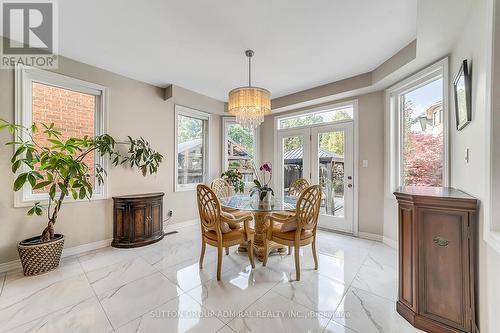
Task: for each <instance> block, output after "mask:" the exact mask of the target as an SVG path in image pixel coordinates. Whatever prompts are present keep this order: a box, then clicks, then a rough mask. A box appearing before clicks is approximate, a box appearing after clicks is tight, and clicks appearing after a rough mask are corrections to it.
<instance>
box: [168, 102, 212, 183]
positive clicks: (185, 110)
mask: <svg viewBox="0 0 500 333" xmlns="http://www.w3.org/2000/svg"><path fill="white" fill-rule="evenodd" d="M174 109H175V112H174V113H175V130H174V135H175V137H174V184H175V188H174V191H175V192H182V191H194V190H196V186H197V185H198V184H200V183H196V184H178V183H177V180H178V177H177V176H178V165H177V163H178V157H177V154H178V147H177V142H178V138H177V134H178V127H179V126H178V116H187V117H191V118H196V119H200V120H203V121H206V123H205V130H204V137H203V142H204V143H205V145H204V147H203V181H202V183H201V184H203V183H206V182H207V180H208V175H209V174H210V143H211V142H210V134H209V132H210V130H209V128H210V113H207V112H203V111H199V110H196V109H192V108H190V107H187V106H183V105H180V104H175V105H174Z"/></svg>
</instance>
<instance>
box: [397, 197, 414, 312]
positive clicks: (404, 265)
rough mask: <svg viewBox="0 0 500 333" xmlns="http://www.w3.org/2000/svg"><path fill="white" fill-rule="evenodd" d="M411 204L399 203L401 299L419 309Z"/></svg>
mask: <svg viewBox="0 0 500 333" xmlns="http://www.w3.org/2000/svg"><path fill="white" fill-rule="evenodd" d="M413 214H414V209H413V206H411V205H404V204H403V205H399V301H400V302H402V303H403V304H405V305H406V306H407V307H409V308H410V309H412V310H413V311H415V312H416V311H417V304H416V290H415V289H416V281H415V258H416V257H415V230H414V229H415V222H414V216H413Z"/></svg>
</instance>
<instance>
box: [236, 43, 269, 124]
mask: <svg viewBox="0 0 500 333" xmlns="http://www.w3.org/2000/svg"><path fill="white" fill-rule="evenodd" d="M245 54H246V56H247V57H248V87H241V88H236V89H233V90H231V91H230V92H229V99H228V111H229V113H230V114H232V115H234V116H236V121H237V122H238V123H240V124H241V125H243V126H245V127H251V128H255V127H257V126H259V125H260V124H261V123H262V122H263V121H264V116H265V115H267V114H269V113H271V93H270V92H269V90H267V89H264V88H259V87H252V86H251V57H252V56H253V51H252V50H247V51H245Z"/></svg>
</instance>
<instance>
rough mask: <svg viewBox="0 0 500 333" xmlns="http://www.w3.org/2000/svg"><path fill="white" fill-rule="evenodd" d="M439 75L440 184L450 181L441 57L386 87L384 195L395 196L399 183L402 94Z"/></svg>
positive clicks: (444, 62)
mask: <svg viewBox="0 0 500 333" xmlns="http://www.w3.org/2000/svg"><path fill="white" fill-rule="evenodd" d="M439 75H441V76H442V78H443V141H444V156H443V163H444V165H443V186H444V187H447V186H449V182H450V169H449V165H450V163H449V162H450V139H449V124H450V119H449V95H448V89H449V87H448V84H449V79H448V77H449V73H448V58H444V59H442V60H440V61H438V62H436V63H434V64H432V65H431V66H429V67H427V68H425V69H423V70H421V71H420V72H418V73H416V74H414V75H412V76H410V77H409V78H407V79H405V80H403V81H401V82H399V83H397V84H395V85H394V86H392V87H390V88H388V89H387V90H386V91H385V131H384V132H385V195H386V197H387V198H389V199H394V200H395V198H394V195H393V192H394V191H395V190H396V189H397V188H398V187H399V186H401V181H402V179H401V168H402V158H403V156H402V154H401V142H402V140H403V132H402V131H401V127H402V126H401V124H402V121H403V118H402V117H401V114H400V112H399V107H398V104H400V103H401V102H402V101H401V96H402V95H403V94H405V93H407V92H409V91H412V90H414V89H416V88H418V87H419V86H423V85H425V84H427V83H429V82H431V81H433V80H435V79H436V77H437V76H439Z"/></svg>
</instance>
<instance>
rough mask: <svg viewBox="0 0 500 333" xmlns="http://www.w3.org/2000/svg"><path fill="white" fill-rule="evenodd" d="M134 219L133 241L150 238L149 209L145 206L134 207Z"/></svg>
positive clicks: (137, 205)
mask: <svg viewBox="0 0 500 333" xmlns="http://www.w3.org/2000/svg"><path fill="white" fill-rule="evenodd" d="M131 210H132V219H133V222H134V224H133V231H134V235H133V239H134V240H137V239H141V238H145V237H147V236H148V229H149V228H148V225H147V224H148V218H147V217H148V207H147V205H145V204H135V205H133V206H132V209H131Z"/></svg>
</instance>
